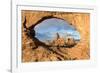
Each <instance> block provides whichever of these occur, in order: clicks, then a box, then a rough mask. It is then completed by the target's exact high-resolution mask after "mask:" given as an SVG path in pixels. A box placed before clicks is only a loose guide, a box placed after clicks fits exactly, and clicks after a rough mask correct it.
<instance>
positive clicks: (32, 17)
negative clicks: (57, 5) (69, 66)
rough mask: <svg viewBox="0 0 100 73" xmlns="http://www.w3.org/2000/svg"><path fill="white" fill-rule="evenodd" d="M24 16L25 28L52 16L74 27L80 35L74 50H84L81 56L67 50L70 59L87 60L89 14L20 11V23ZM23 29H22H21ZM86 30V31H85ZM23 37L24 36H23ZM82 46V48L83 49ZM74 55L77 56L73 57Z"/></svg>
mask: <svg viewBox="0 0 100 73" xmlns="http://www.w3.org/2000/svg"><path fill="white" fill-rule="evenodd" d="M25 16H26V19H27V20H28V21H27V23H26V24H27V27H30V26H32V25H33V24H36V23H37V22H38V21H39V20H40V19H42V18H43V17H47V16H52V17H55V18H60V19H63V20H65V21H67V22H69V23H70V25H72V26H74V27H75V28H76V29H77V30H78V31H79V33H80V43H79V44H77V45H76V47H79V48H75V47H74V48H75V49H76V50H79V51H81V52H82V50H85V52H84V54H83V55H81V54H80V53H79V51H78V52H77V51H76V50H75V49H72V50H69V53H71V52H72V51H74V52H73V54H72V53H71V55H72V57H73V56H76V57H78V59H86V58H89V56H88V55H87V54H86V53H87V52H89V45H90V43H89V42H90V22H89V21H90V15H89V13H76V12H75V13H72V12H48V11H41V12H40V11H28V10H27V11H25V10H23V11H22V22H23V21H24V17H25ZM22 28H23V27H22ZM87 28H88V29H87ZM23 36H25V35H23ZM83 46H84V47H83ZM75 54H78V56H77V55H75Z"/></svg>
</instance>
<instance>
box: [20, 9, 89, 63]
mask: <svg viewBox="0 0 100 73" xmlns="http://www.w3.org/2000/svg"><path fill="white" fill-rule="evenodd" d="M21 15H22V16H21V18H22V20H21V22H22V62H24V63H26V62H45V61H65V60H66V61H67V60H68V61H70V60H88V59H90V14H89V13H79V12H50V11H32V10H22V11H21ZM47 20H50V21H47ZM51 22H53V23H51ZM58 23H59V24H58ZM58 28H59V30H58ZM62 30H63V31H62ZM68 31H70V34H69V33H68ZM64 32H66V33H64ZM72 32H73V33H72ZM39 33H42V35H41V36H42V37H40V34H39ZM49 33H50V34H49ZM47 35H48V36H49V37H47ZM74 35H75V36H76V37H75V36H74Z"/></svg>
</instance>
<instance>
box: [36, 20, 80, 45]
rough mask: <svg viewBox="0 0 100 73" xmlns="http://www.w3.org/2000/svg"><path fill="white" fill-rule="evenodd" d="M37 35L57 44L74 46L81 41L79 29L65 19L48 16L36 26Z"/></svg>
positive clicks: (42, 39)
mask: <svg viewBox="0 0 100 73" xmlns="http://www.w3.org/2000/svg"><path fill="white" fill-rule="evenodd" d="M34 30H35V37H36V38H38V39H39V40H40V41H42V42H44V43H46V44H49V45H51V43H52V45H55V44H56V46H73V45H76V44H77V43H78V42H79V41H80V34H79V32H78V31H77V29H76V28H75V27H74V26H72V25H70V24H69V23H68V22H66V21H65V20H63V19H59V18H50V19H49V18H48V19H45V20H43V21H42V22H41V23H39V24H37V25H36V26H35V27H34Z"/></svg>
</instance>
